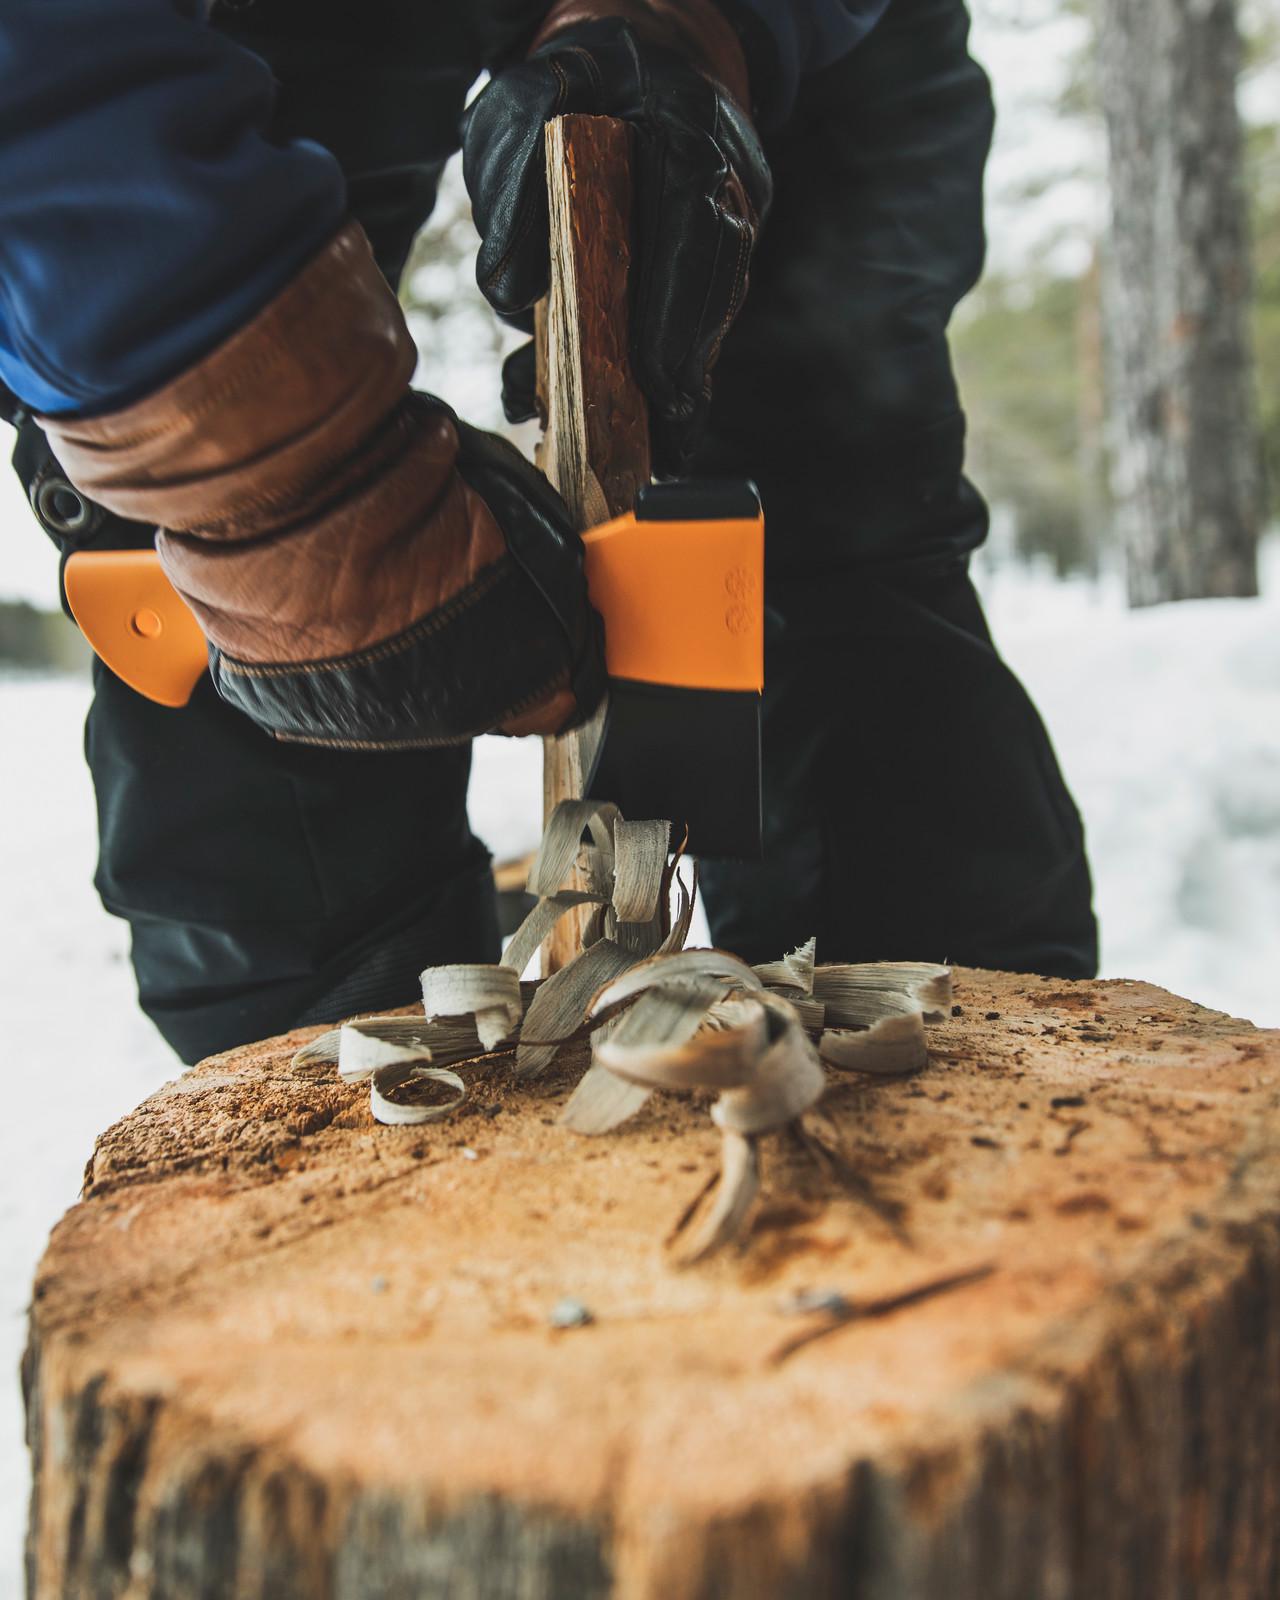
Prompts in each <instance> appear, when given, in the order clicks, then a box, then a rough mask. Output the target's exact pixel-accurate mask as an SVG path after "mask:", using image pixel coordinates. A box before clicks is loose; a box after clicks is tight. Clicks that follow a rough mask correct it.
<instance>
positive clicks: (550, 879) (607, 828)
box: [529, 800, 619, 895]
mask: <svg viewBox="0 0 1280 1600" xmlns="http://www.w3.org/2000/svg"><path fill="white" fill-rule="evenodd" d="M618 816H619V812H618V808H617V806H614V805H609V804H607V803H606V802H603V801H600V800H562V801H561V802H560V804H559V805H558V806H557V807H556V808H555V810H554V811H553V812H552V813H551V816H550V817H549V818H548V820H547V828H546V832H545V833H544V834H543V836H542V843H541V845H540V846H539V847H538V859H537V860H536V861H535V862H534V865H533V873H532V875H531V876H530V878H529V889H530V891H531V892H532V893H533V894H536V895H547V894H556V893H557V892H558V891H559V889H560V888H561V886H562V885H563V883H564V880H565V879H566V878H567V877H568V876H569V869H570V868H571V867H572V866H573V864H574V862H575V861H577V859H578V853H579V851H580V850H581V849H582V835H583V834H584V833H590V835H591V842H592V844H593V845H594V846H595V848H596V851H597V852H598V873H597V874H595V875H593V877H594V878H595V881H593V882H592V883H591V888H592V889H593V890H597V891H598V892H602V893H605V892H607V884H606V879H607V880H608V882H609V883H611V882H612V879H613V853H614V852H613V830H614V825H615V823H616V822H617V820H618Z"/></svg>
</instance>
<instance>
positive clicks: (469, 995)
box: [422, 964, 524, 1050]
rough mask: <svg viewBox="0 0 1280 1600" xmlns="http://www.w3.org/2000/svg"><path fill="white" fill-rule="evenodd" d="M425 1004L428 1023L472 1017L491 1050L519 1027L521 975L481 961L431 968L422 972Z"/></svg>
mask: <svg viewBox="0 0 1280 1600" xmlns="http://www.w3.org/2000/svg"><path fill="white" fill-rule="evenodd" d="M422 1007H423V1010H424V1011H425V1012H426V1014H427V1020H428V1021H429V1022H431V1021H434V1020H435V1019H436V1018H437V1017H464V1016H470V1017H473V1018H474V1019H475V1029H476V1033H477V1034H478V1035H479V1036H480V1043H481V1044H482V1045H483V1046H484V1048H485V1049H486V1050H492V1049H493V1048H494V1046H495V1045H498V1044H501V1043H502V1042H503V1041H504V1040H506V1039H510V1038H511V1036H512V1035H513V1034H514V1033H515V1032H516V1030H517V1029H518V1028H519V1026H520V1018H521V1017H522V1015H523V1014H524V1003H523V1001H522V1000H521V997H520V974H519V972H517V971H516V970H515V969H514V968H512V967H504V966H488V965H481V964H469V965H465V966H455V967H428V968H427V970H426V971H425V972H424V973H423V974H422Z"/></svg>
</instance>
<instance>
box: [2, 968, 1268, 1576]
mask: <svg viewBox="0 0 1280 1600" xmlns="http://www.w3.org/2000/svg"><path fill="white" fill-rule="evenodd" d="M957 977H958V982H957V995H956V998H957V1001H958V1014H956V1015H954V1016H953V1017H951V1018H950V1019H949V1020H947V1021H946V1022H945V1023H943V1024H942V1025H941V1026H939V1027H938V1028H936V1029H935V1030H933V1031H932V1054H931V1063H930V1066H929V1069H928V1070H927V1072H926V1073H924V1074H923V1075H921V1076H920V1077H917V1078H915V1079H913V1080H908V1081H896V1082H886V1081H883V1080H882V1081H871V1080H867V1079H861V1078H857V1079H855V1078H849V1079H846V1080H840V1081H835V1082H833V1084H832V1085H831V1088H830V1090H829V1092H828V1094H827V1096H826V1097H825V1099H824V1100H823V1101H822V1102H821V1104H820V1106H819V1107H818V1109H817V1111H816V1112H815V1113H813V1114H811V1116H810V1118H809V1119H808V1127H809V1130H810V1134H811V1135H812V1137H800V1136H798V1135H796V1134H794V1133H791V1134H788V1135H786V1136H782V1135H779V1136H775V1137H773V1138H771V1139H770V1140H769V1142H768V1147H767V1151H766V1155H767V1168H766V1187H765V1192H764V1194H763V1197H762V1201H761V1204H760V1208H759V1211H758V1214H757V1216H756V1218H755V1221H754V1226H753V1228H752V1230H751V1232H750V1235H749V1238H748V1240H747V1242H746V1244H745V1245H744V1247H743V1248H742V1249H741V1250H740V1251H739V1252H738V1253H736V1254H734V1255H731V1256H729V1257H727V1258H722V1259H717V1260H716V1261H715V1262H713V1263H711V1264H709V1265H708V1266H706V1267H703V1268H699V1269H696V1270H692V1271H684V1272H681V1271H678V1270H676V1269H675V1268H674V1267H673V1266H672V1265H671V1264H670V1262H669V1260H668V1257H667V1255H666V1254H665V1252H664V1246H663V1239H664V1236H665V1235H666V1234H667V1233H668V1232H669V1230H670V1229H671V1228H672V1226H673V1225H674V1223H675V1222H676V1220H677V1218H678V1216H679V1214H680V1212H681V1211H682V1209H683V1208H684V1207H685V1205H686V1204H687V1202H688V1201H689V1200H690V1199H691V1197H692V1196H693V1195H695V1194H696V1193H697V1191H698V1190H699V1189H700V1187H701V1186H702V1185H703V1183H704V1181H705V1180H706V1178H708V1177H709V1176H710V1175H711V1174H712V1173H713V1172H714V1170H715V1168H716V1163H717V1149H718V1135H717V1134H716V1131H715V1130H714V1128H713V1127H712V1125H711V1123H710V1120H709V1118H708V1117H707V1115H706V1110H705V1106H702V1105H698V1104H695V1103H692V1102H687V1101H681V1100H678V1099H675V1098H672V1097H669V1096H667V1097H655V1099H654V1101H652V1102H651V1103H650V1105H649V1107H648V1108H646V1110H645V1111H644V1112H643V1113H641V1114H640V1115H639V1116H638V1117H636V1118H635V1119H634V1120H633V1121H632V1122H631V1123H628V1124H627V1125H626V1126H625V1127H624V1128H623V1129H621V1130H620V1131H619V1132H618V1133H616V1134H614V1135H612V1136H610V1137H607V1138H604V1139H600V1140H583V1139H579V1138H576V1137H574V1136H573V1135H571V1134H569V1133H567V1132H565V1131H563V1130H562V1129H560V1128H559V1127H557V1126H556V1123H555V1114H556V1112H557V1110H558V1108H559V1106H560V1105H561V1104H562V1103H563V1101H564V1099H565V1097H566V1096H567V1093H568V1091H569V1088H570V1085H571V1081H572V1078H573V1072H572V1071H571V1070H570V1069H565V1070H564V1071H562V1072H561V1074H560V1076H559V1077H556V1078H553V1079H552V1080H550V1081H544V1082H540V1083H534V1084H528V1083H522V1084H517V1083H515V1082H514V1081H513V1080H512V1079H511V1077H510V1073H509V1069H508V1068H507V1067H506V1066H505V1065H504V1064H502V1063H501V1062H499V1063H497V1064H495V1065H494V1066H493V1067H492V1068H491V1069H489V1070H488V1071H487V1073H486V1075H485V1076H484V1077H483V1078H482V1079H481V1080H480V1081H479V1083H478V1085H477V1087H476V1090H475V1093H474V1096H473V1099H472V1101H471V1103H470V1104H469V1105H468V1106H466V1107H465V1108H464V1109H463V1111H462V1112H461V1113H460V1114H459V1115H458V1116H457V1117H456V1118H455V1119H454V1120H452V1121H450V1122H446V1123H440V1124H434V1125H429V1126H428V1127H425V1128H386V1127H379V1126H375V1125H374V1124H373V1123H372V1122H371V1120H370V1117H369V1112H368V1106H367V1097H366V1094H365V1093H364V1091H363V1090H362V1089H360V1088H359V1087H350V1088H349V1087H346V1086H344V1085H343V1084H342V1083H341V1082H339V1081H338V1079H337V1077H336V1074H335V1073H334V1072H333V1071H332V1069H321V1070H319V1071H316V1070H315V1069H309V1070H307V1071H300V1070H295V1069H293V1068H292V1067H291V1065H290V1061H291V1057H292V1054H293V1052H294V1051H295V1049H296V1048H297V1047H298V1045H299V1044H300V1043H301V1042H302V1041H303V1040H304V1039H306V1038H309V1037H311V1036H312V1033H313V1032H314V1030H310V1031H306V1032H299V1033H295V1034H292V1035H289V1036H287V1037H285V1038H282V1039H278V1040H273V1041H269V1042H267V1043H265V1044H261V1045H256V1046H252V1047H249V1048H246V1049H242V1050H238V1051H234V1052H231V1053H230V1054H227V1055H223V1056H219V1057H216V1058H214V1059H212V1060H210V1061H208V1062H205V1063H204V1064H203V1065H202V1066H200V1067H198V1068H196V1069H195V1070H193V1071H191V1072H189V1073H186V1074H185V1075H184V1076H183V1077H181V1078H179V1079H178V1080H177V1081H176V1082H174V1083H172V1084H169V1085H168V1086H166V1087H165V1088H164V1089H162V1090H161V1091H160V1092H159V1093H158V1094H156V1095H154V1096H153V1097H152V1098H151V1099H149V1100H147V1101H146V1102H145V1103H144V1104H143V1105H142V1106H140V1107H139V1108H138V1110H137V1111H135V1112H134V1113H132V1114H131V1115H130V1116H128V1117H126V1118H125V1119H124V1120H123V1121H122V1122H120V1123H118V1124H117V1125H116V1126H115V1127H113V1128H112V1129H110V1130H109V1131H108V1132H107V1133H106V1134H104V1135H103V1136H102V1138H101V1139H100V1140H99V1141H98V1144H97V1148H96V1149H95V1151H94V1154H93V1158H92V1160H91V1161H90V1163H89V1166H88V1169H87V1173H86V1181H85V1190H84V1198H83V1200H82V1202H81V1203H80V1204H78V1205H76V1206H75V1207H74V1208H73V1209H72V1210H71V1211H70V1212H69V1213H68V1215H67V1216H66V1217H65V1218H64V1220H63V1221H62V1222H61V1223H60V1224H59V1226H58V1227H57V1229H56V1230H55V1232H54V1234H53V1237H52V1239H51V1241H50V1244H49V1248H48V1251H47V1254H46V1256H45V1259H44V1261H43V1263H42V1265H41V1267H40V1270H39V1274H38V1277H37V1280H36V1284H35V1290H34V1298H33V1306H32V1312H31V1329H30V1346H29V1351H28V1355H27V1360H26V1366H25V1379H26V1386H27V1395H28V1417H29V1432H30V1442H31V1448H32V1452H33V1458H34V1469H35V1488H34V1496H33V1501H32V1509H31V1524H30V1544H29V1564H30V1565H29V1570H30V1581H31V1588H32V1592H33V1593H34V1594H35V1595H36V1596H37V1597H40V1600H44V1597H54V1596H73V1595H74V1596H82V1595H84V1596H94V1597H102V1600H117V1597H128V1600H141V1597H143V1596H147V1597H155V1600H161V1597H163V1600H195V1597H202V1600H203V1597H209V1600H214V1597H217V1600H222V1597H230V1596H234V1597H237V1600H245V1597H255V1600H256V1597H261V1600H267V1597H270V1600H290V1597H298V1600H303V1597H305V1600H399V1597H414V1600H418V1597H436V1596H440V1597H443V1596H448V1597H450V1600H472V1597H476V1600H481V1597H483V1600H489V1597H502V1600H507V1597H512V1600H516V1597H518V1600H560V1597H577V1600H594V1597H599V1596H619V1597H626V1600H641V1597H642V1600H659V1597H660V1600H712V1597H715V1600H755V1597H797V1600H798V1597H804V1600H821V1597H827V1596H832V1597H834V1596H837V1595H839V1596H841V1597H858V1600H864V1597H865V1600H890V1597H892V1600H915V1597H921V1600H924V1597H928V1600H935V1597H937V1600H941V1597H943V1596H945V1597H947V1600H968V1597H974V1600H977V1597H982V1600H1005V1597H1007V1600H1033V1597H1037V1596H1046V1597H1079V1600H1107V1597H1122V1596H1123V1597H1132V1596H1150V1597H1152V1600H1167V1597H1170V1596H1194V1597H1195V1600H1214V1597H1218V1596H1223V1597H1225V1596H1231V1597H1236V1596H1241V1597H1243V1596H1250V1597H1252V1596H1256V1597H1258V1600H1264V1597H1266V1600H1270V1597H1272V1596H1274V1595H1275V1594H1276V1593H1277V1590H1278V1586H1280V1449H1278V1448H1277V1447H1278V1445H1280V1035H1278V1034H1276V1033H1265V1032H1259V1031H1255V1030H1254V1029H1252V1028H1251V1027H1249V1026H1248V1025H1247V1024H1245V1023H1241V1022H1238V1021H1233V1020H1232V1019H1230V1018H1227V1017H1224V1016H1222V1015H1221V1014H1219V1013H1216V1012H1211V1011H1206V1010H1203V1009H1201V1008H1199V1007H1196V1006H1194V1005H1191V1004H1189V1003H1187V1002H1185V1001H1183V1000H1179V999H1176V998H1174V997H1173V996H1171V995H1169V994H1166V993H1165V992H1163V991H1161V990H1158V989H1154V988H1151V987H1149V986H1147V985H1145V984H1137V983H1081V984H1069V983H1064V982H1061V981H1058V980H1042V979H1033V978H1022V977H1014V976H1008V975H998V974H994V973H987V972H976V971H962V972H960V973H959V974H958V975H957ZM983 1268H989V1269H990V1270H989V1271H988V1272H987V1273H986V1275H985V1276H978V1277H974V1278H972V1279H971V1280H970V1281H968V1282H967V1283H963V1284H961V1285H960V1286H958V1287H954V1288H952V1289H951V1290H950V1291H949V1292H939V1293H934V1294H932V1295H931V1296H926V1297H924V1298H920V1299H917V1300H915V1301H912V1300H911V1299H910V1296H909V1295H908V1296H907V1297H906V1299H905V1301H904V1300H902V1299H901V1298H900V1297H901V1296H902V1292H903V1291H909V1290H911V1289H912V1288H913V1287H916V1286H920V1285H926V1284H928V1283H930V1282H932V1281H934V1280H937V1279H938V1278H939V1277H940V1276H946V1275H951V1274H955V1273H966V1272H969V1271H970V1270H979V1271H980V1270H981V1269H983ZM813 1291H819V1292H820V1294H819V1303H821V1292H828V1291H837V1292H838V1293H839V1294H840V1295H842V1296H844V1297H845V1303H846V1309H850V1308H851V1312H852V1314H849V1315H846V1316H844V1317H843V1318H838V1317H836V1316H834V1315H833V1314H831V1313H830V1312H829V1311H824V1310H822V1309H816V1310H811V1311H809V1312H805V1313H801V1314H794V1297H795V1296H796V1295H797V1294H800V1293H805V1292H809V1293H812V1292H813ZM565 1299H571V1300H574V1301H577V1302H580V1303H581V1305H582V1306H583V1307H585V1308H587V1309H588V1310H589V1312H590V1315H591V1319H592V1320H591V1321H590V1322H589V1323H588V1324H587V1325H584V1326H573V1327H566V1328H559V1327H556V1326H553V1325H552V1318H551V1315H550V1313H551V1312H552V1309H553V1308H554V1307H555V1306H556V1305H557V1303H558V1302H561V1301H563V1300H565ZM877 1301H879V1302H880V1303H879V1304H878V1305H877V1303H876V1302H877ZM895 1301H897V1309H892V1307H893V1305H894V1303H895ZM809 1303H812V1302H809ZM860 1305H861V1306H863V1307H864V1308H866V1310H867V1312H868V1313H876V1312H878V1313H879V1314H867V1315H863V1316H859V1315H857V1314H856V1313H857V1310H858V1307H859V1306H860ZM789 1308H790V1314H789ZM562 1320H563V1319H562ZM568 1320H571V1321H572V1320H574V1319H573V1318H569V1319H568ZM788 1350H790V1353H788Z"/></svg>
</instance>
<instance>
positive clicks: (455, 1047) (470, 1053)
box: [291, 1017, 482, 1067]
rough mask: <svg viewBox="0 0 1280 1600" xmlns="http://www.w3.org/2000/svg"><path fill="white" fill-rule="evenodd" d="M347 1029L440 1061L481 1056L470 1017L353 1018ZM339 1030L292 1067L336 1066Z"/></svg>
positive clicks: (299, 1056) (299, 1057) (306, 1051)
mask: <svg viewBox="0 0 1280 1600" xmlns="http://www.w3.org/2000/svg"><path fill="white" fill-rule="evenodd" d="M344 1026H346V1027H351V1028H357V1029H359V1031H360V1032H361V1033H363V1034H365V1035H366V1036H367V1037H369V1038H371V1039H385V1040H386V1041H387V1042H388V1043H389V1044H399V1045H403V1046H405V1047H406V1048H412V1047H414V1046H419V1047H421V1048H422V1049H423V1050H425V1051H427V1052H428V1053H429V1056H430V1058H431V1059H432V1060H433V1061H435V1062H437V1063H439V1062H441V1061H469V1060H471V1059H472V1058H473V1057H474V1056H477V1055H480V1054H481V1053H482V1047H481V1044H480V1038H479V1035H478V1034H477V1033H476V1029H475V1023H474V1022H473V1021H472V1020H471V1018H470V1017H460V1018H455V1019H451V1020H446V1019H443V1018H442V1019H441V1020H439V1021H437V1022H428V1021H427V1019H426V1018H425V1017H353V1018H352V1019H351V1020H350V1021H349V1022H348V1023H346V1024H344ZM341 1040H342V1029H341V1028H330V1029H329V1031H328V1032H327V1033H322V1034H321V1035H320V1036H319V1038H317V1039H313V1040H312V1041H311V1043H310V1044H304V1045H303V1046H302V1048H301V1050H299V1051H298V1052H297V1054H296V1055H295V1056H294V1058H293V1061H292V1063H291V1064H292V1065H293V1066H294V1067H311V1066H331V1067H332V1066H337V1064H338V1057H339V1053H340V1048H341Z"/></svg>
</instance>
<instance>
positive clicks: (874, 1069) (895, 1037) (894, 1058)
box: [818, 1009, 929, 1078]
mask: <svg viewBox="0 0 1280 1600" xmlns="http://www.w3.org/2000/svg"><path fill="white" fill-rule="evenodd" d="M818 1053H819V1054H820V1055H821V1057H822V1059H823V1060H824V1061H825V1062H827V1063H828V1065H829V1066H833V1067H840V1068H843V1069H845V1070H849V1071H855V1072H871V1073H874V1074H875V1075H876V1076H877V1077H881V1078H897V1077H904V1076H905V1075H906V1074H907V1073H911V1072H919V1071H920V1070H921V1068H923V1067H924V1066H926V1065H927V1064H928V1059H929V1057H928V1050H927V1048H926V1046H925V1038H924V1017H923V1015H922V1014H921V1013H920V1012H919V1011H916V1010H911V1009H907V1010H904V1011H902V1012H900V1013H898V1014H897V1015H886V1016H882V1017H881V1018H880V1019H879V1020H878V1021H876V1022H874V1023H872V1024H871V1025H870V1027H866V1028H861V1029H858V1030H857V1031H856V1032H855V1031H853V1030H849V1029H844V1028H827V1029H826V1030H825V1031H824V1033H823V1035H822V1038H821V1039H820V1040H819V1041H818Z"/></svg>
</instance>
